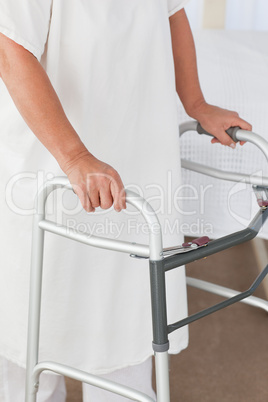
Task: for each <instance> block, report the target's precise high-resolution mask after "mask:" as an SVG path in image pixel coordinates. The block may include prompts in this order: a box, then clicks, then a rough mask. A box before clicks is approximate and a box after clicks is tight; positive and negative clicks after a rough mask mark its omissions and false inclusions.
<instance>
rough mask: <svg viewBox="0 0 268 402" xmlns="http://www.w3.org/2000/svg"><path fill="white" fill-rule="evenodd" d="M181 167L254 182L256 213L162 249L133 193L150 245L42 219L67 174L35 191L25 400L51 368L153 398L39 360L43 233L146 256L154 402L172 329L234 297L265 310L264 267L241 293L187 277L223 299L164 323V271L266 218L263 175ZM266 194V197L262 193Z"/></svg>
mask: <svg viewBox="0 0 268 402" xmlns="http://www.w3.org/2000/svg"><path fill="white" fill-rule="evenodd" d="M186 131H196V132H198V133H199V134H207V135H210V134H209V133H207V132H205V130H203V129H202V127H201V126H200V124H199V123H198V122H196V121H190V122H186V123H183V124H182V125H181V126H180V135H182V134H183V133H185V132H186ZM228 134H229V135H230V136H231V137H232V138H233V140H234V141H235V142H237V141H248V142H251V143H253V144H255V145H256V146H257V147H259V148H260V149H261V151H262V152H263V153H264V154H265V156H266V159H267V160H268V143H267V142H266V141H265V140H264V139H263V138H262V137H260V136H259V135H257V134H254V133H251V132H248V131H244V130H241V129H240V128H238V127H236V128H232V129H230V130H228ZM182 167H184V168H186V169H190V170H193V171H196V172H199V173H202V174H206V175H209V176H212V177H216V178H219V179H223V180H230V181H235V182H239V181H241V180H243V182H244V183H249V184H252V185H253V189H254V192H255V193H256V195H257V201H258V204H259V207H260V208H259V211H258V213H257V214H256V216H255V217H254V219H253V220H252V221H251V222H250V224H249V226H248V227H247V228H246V229H243V230H241V231H239V232H236V233H232V234H230V235H227V236H224V237H222V238H219V239H217V240H213V241H209V239H208V238H204V237H203V238H200V239H197V240H196V241H194V242H192V243H185V244H183V245H182V246H178V247H174V248H169V249H163V246H162V233H161V226H160V223H159V220H158V218H157V215H156V213H155V212H154V210H153V209H152V207H151V206H150V204H149V203H148V202H147V201H146V200H145V199H143V198H142V197H140V196H139V195H138V194H136V193H134V192H132V191H129V190H127V191H126V201H127V203H129V204H131V205H133V206H134V207H135V208H136V209H137V210H138V211H139V212H140V213H141V214H142V215H143V217H144V219H145V221H146V222H147V224H148V228H149V244H135V243H131V242H126V241H121V240H114V239H110V238H101V237H97V236H93V235H90V236H89V235H88V234H87V233H79V232H77V231H76V230H75V229H72V228H67V227H65V226H60V225H58V224H57V223H55V222H51V221H48V220H46V217H45V206H46V200H47V197H48V195H49V194H50V193H51V192H53V191H54V190H56V189H58V188H63V187H64V188H67V189H72V187H71V185H70V183H69V181H68V180H67V178H63V177H59V178H55V179H54V180H50V181H48V182H46V183H45V185H44V186H43V187H42V188H41V189H40V190H39V192H38V195H37V198H36V213H35V216H34V222H33V239H32V261H31V283H30V299H29V322H28V344H27V380H26V399H25V401H26V402H36V397H37V392H38V387H39V376H40V374H41V373H42V372H43V371H44V370H48V371H52V372H55V373H58V374H61V375H64V376H66V377H70V378H73V379H75V380H79V381H82V382H85V383H88V384H91V385H93V386H96V387H99V388H102V389H105V390H107V391H110V392H113V393H116V394H119V395H121V396H124V397H126V398H129V399H132V400H134V401H140V402H153V399H152V398H150V397H149V396H147V395H145V394H143V393H141V392H139V391H137V390H134V389H131V388H129V387H126V386H123V385H120V384H117V383H114V382H112V381H109V380H107V379H104V378H100V377H98V376H95V375H92V374H89V373H86V372H84V371H81V370H78V369H75V368H73V367H69V366H65V365H62V364H60V363H56V362H52V361H43V362H39V360H38V353H39V331H40V307H41V289H42V265H43V250H44V233H45V231H48V232H51V233H55V234H57V235H59V236H64V237H67V238H69V239H72V240H75V241H78V242H81V243H84V244H87V245H89V246H94V247H99V248H104V249H109V250H114V251H119V252H123V253H129V254H130V255H131V256H132V257H143V258H148V259H149V269H150V282H151V303H152V326H153V343H152V346H153V350H154V354H155V370H156V386H157V402H170V392H169V364H168V350H169V340H168V336H169V334H170V333H172V332H173V331H175V330H177V329H178V328H181V327H183V326H184V325H187V324H190V323H192V322H193V321H196V320H199V319H200V318H202V317H205V316H207V315H209V314H211V313H214V312H216V311H218V310H221V309H223V308H225V307H227V306H230V305H231V304H234V303H236V302H238V301H241V302H244V303H247V304H250V305H252V306H256V307H260V308H262V309H264V310H265V311H267V312H268V301H266V300H262V299H260V298H257V297H253V296H251V295H252V294H253V292H254V291H255V290H256V289H257V287H258V286H259V285H260V283H261V282H262V281H263V279H264V278H265V276H266V275H267V273H268V265H267V266H266V267H265V268H264V270H263V271H262V272H261V274H260V275H259V276H258V277H257V279H256V280H255V281H254V283H253V284H252V286H251V287H250V288H249V289H248V290H246V291H245V292H242V293H239V292H237V291H235V290H232V289H227V288H224V287H222V286H218V285H214V284H212V283H208V282H204V281H201V280H198V279H194V278H189V277H187V284H188V285H190V286H194V287H196V288H200V289H203V290H206V291H208V292H211V293H215V294H217V295H221V296H223V297H225V298H227V299H226V300H224V301H222V302H220V303H218V304H216V305H214V306H212V307H209V308H206V309H205V310H203V311H200V312H198V313H196V314H193V315H191V316H189V317H186V318H184V319H182V320H180V321H178V322H175V323H172V324H169V325H168V324H167V311H166V288H165V273H166V272H167V271H169V270H172V269H175V268H178V267H180V266H182V265H184V264H188V263H190V262H192V261H196V260H199V259H202V258H205V257H207V256H209V255H212V254H215V253H218V252H220V251H222V250H225V249H228V248H230V247H233V246H235V245H238V244H240V243H243V242H246V241H249V240H251V239H253V238H254V237H255V236H257V234H258V232H259V230H260V229H261V227H262V225H263V224H264V222H265V221H266V219H267V217H268V208H267V206H268V201H266V197H268V178H266V177H259V176H258V177H257V176H255V177H254V176H251V175H245V174H238V173H232V172H224V171H220V170H218V169H214V168H211V167H207V166H203V165H200V164H198V163H194V162H190V161H186V160H182ZM263 194H265V197H263Z"/></svg>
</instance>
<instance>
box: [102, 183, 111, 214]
mask: <svg viewBox="0 0 268 402" xmlns="http://www.w3.org/2000/svg"><path fill="white" fill-rule="evenodd" d="M112 205H113V197H112V194H111V191H110V187H109V186H108V185H107V186H105V187H102V188H101V190H100V206H101V208H103V209H108V208H111V206H112Z"/></svg>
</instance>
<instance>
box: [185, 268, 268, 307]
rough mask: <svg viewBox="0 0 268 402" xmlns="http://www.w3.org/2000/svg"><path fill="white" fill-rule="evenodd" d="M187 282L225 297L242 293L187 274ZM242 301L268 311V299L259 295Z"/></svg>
mask: <svg viewBox="0 0 268 402" xmlns="http://www.w3.org/2000/svg"><path fill="white" fill-rule="evenodd" d="M186 283H187V285H189V286H192V287H194V288H197V289H201V290H204V291H206V292H210V293H213V294H215V295H219V296H223V297H234V296H237V295H238V294H240V292H237V291H236V290H233V289H229V288H226V287H224V286H219V285H216V284H214V283H210V282H206V281H202V280H201V279H196V278H190V277H189V276H187V278H186ZM240 302H241V303H245V304H249V305H250V306H253V307H259V308H261V309H263V310H265V311H266V312H267V313H268V301H267V300H263V299H260V298H259V297H255V296H249V297H247V298H246V299H242V300H240Z"/></svg>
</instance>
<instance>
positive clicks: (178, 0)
mask: <svg viewBox="0 0 268 402" xmlns="http://www.w3.org/2000/svg"><path fill="white" fill-rule="evenodd" d="M189 1H190V0H167V3H168V15H169V17H170V16H171V15H173V14H175V13H176V12H177V11H179V10H181V9H182V8H183V7H184V6H185V5H186V4H187V3H188V2H189Z"/></svg>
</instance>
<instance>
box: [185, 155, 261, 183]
mask: <svg viewBox="0 0 268 402" xmlns="http://www.w3.org/2000/svg"><path fill="white" fill-rule="evenodd" d="M181 166H182V167H183V168H184V169H188V170H192V171H193V172H197V173H201V174H204V175H207V176H210V177H215V178H216V179H221V180H228V181H234V182H240V181H242V182H244V183H247V184H252V185H257V186H268V177H261V176H254V175H247V174H243V173H235V172H226V171H223V170H220V169H216V168H212V167H210V166H206V165H202V164H201V163H197V162H192V161H188V160H186V159H181Z"/></svg>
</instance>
